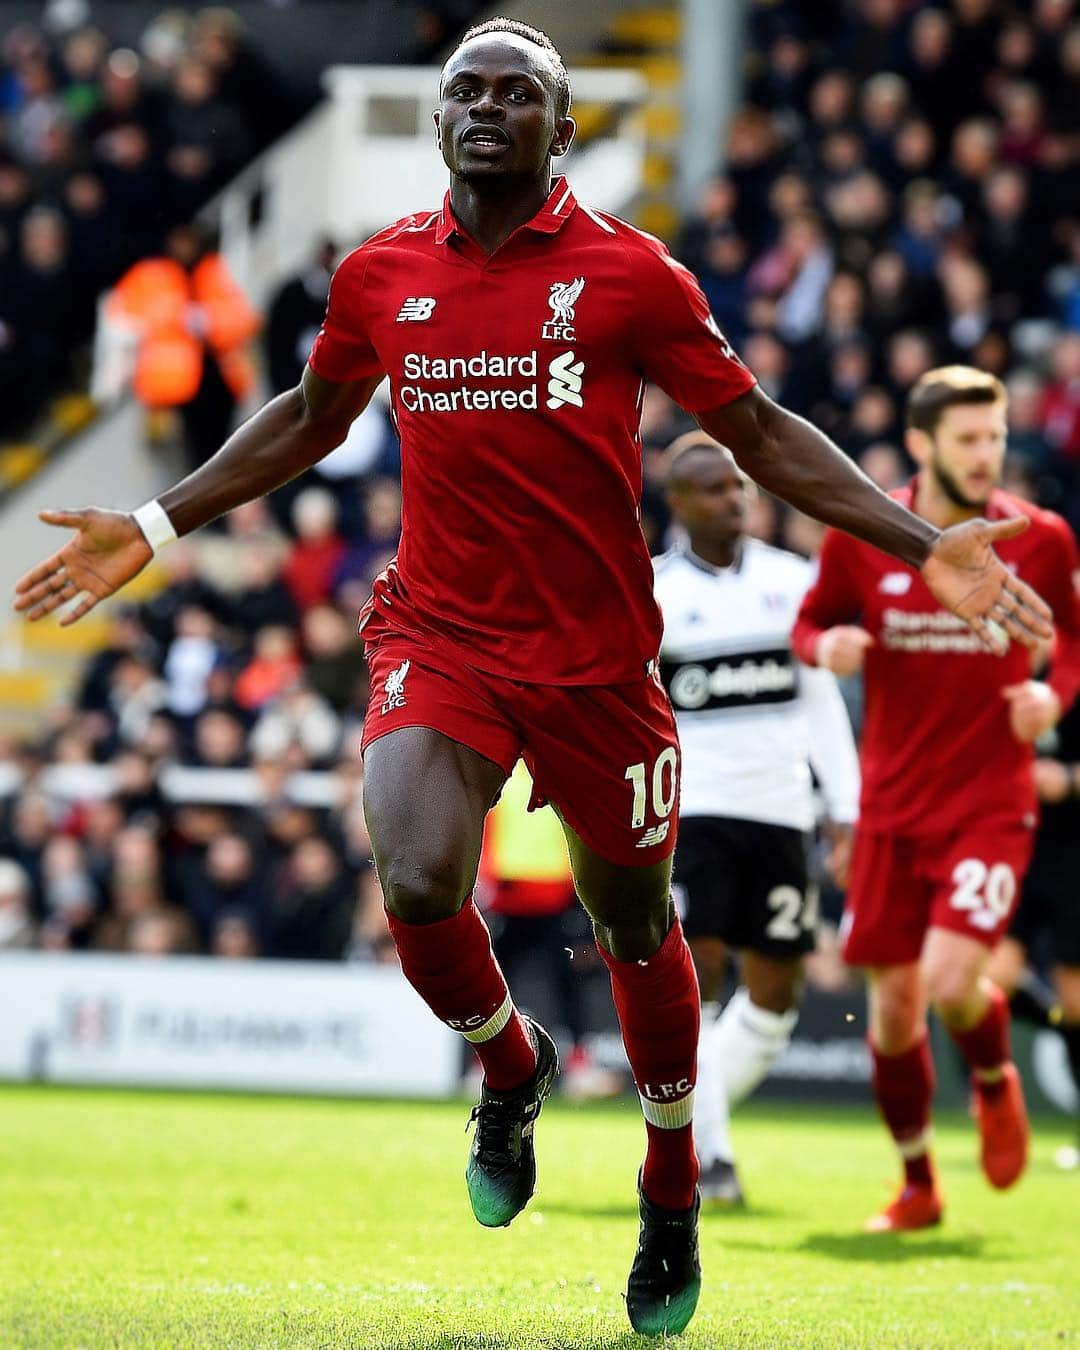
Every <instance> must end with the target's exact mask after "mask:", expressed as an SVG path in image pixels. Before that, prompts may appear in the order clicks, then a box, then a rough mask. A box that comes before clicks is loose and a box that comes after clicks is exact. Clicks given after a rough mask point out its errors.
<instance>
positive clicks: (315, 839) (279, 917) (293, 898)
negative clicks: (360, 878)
mask: <svg viewBox="0 0 1080 1350" xmlns="http://www.w3.org/2000/svg"><path fill="white" fill-rule="evenodd" d="M354 906H355V894H354V888H353V885H352V883H351V880H350V878H349V876H348V874H347V873H346V871H345V869H344V868H343V866H342V864H341V862H340V860H339V858H338V856H337V854H336V852H335V850H334V849H333V848H331V846H330V844H329V843H328V841H327V840H326V839H324V838H322V837H321V836H319V835H313V836H312V837H310V838H308V839H303V840H301V841H300V843H298V844H297V845H296V847H295V849H293V851H292V853H291V855H290V857H289V859H288V861H287V863H286V865H285V867H284V868H283V870H282V872H281V875H280V876H279V878H278V882H277V885H276V886H275V887H274V889H273V892H272V896H271V900H270V905H269V909H268V911H267V914H266V933H267V940H266V953H267V955H268V956H277V957H288V958H292V959H303V960H309V961H337V960H340V959H341V958H342V956H343V955H344V953H345V949H346V945H347V943H348V941H349V935H350V932H351V930H352V916H353V908H354Z"/></svg>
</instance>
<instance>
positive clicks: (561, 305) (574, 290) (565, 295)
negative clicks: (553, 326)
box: [548, 277, 585, 324]
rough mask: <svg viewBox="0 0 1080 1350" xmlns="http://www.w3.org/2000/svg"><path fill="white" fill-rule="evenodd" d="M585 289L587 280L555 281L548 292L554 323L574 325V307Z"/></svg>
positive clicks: (581, 278)
mask: <svg viewBox="0 0 1080 1350" xmlns="http://www.w3.org/2000/svg"><path fill="white" fill-rule="evenodd" d="M584 289H585V278H584V277H575V278H574V280H573V281H553V282H552V283H551V290H550V291H549V292H548V304H549V305H550V306H551V317H552V321H553V322H554V323H563V324H565V323H573V322H574V306H575V305H576V304H577V301H578V296H579V295H580V294H581V292H582V291H583V290H584Z"/></svg>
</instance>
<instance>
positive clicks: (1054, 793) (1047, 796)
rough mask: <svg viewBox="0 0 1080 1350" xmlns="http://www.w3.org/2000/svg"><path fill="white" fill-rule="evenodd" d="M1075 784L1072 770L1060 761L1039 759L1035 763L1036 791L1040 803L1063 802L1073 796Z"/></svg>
mask: <svg viewBox="0 0 1080 1350" xmlns="http://www.w3.org/2000/svg"><path fill="white" fill-rule="evenodd" d="M1073 789H1074V783H1073V773H1072V768H1071V767H1070V766H1069V765H1068V764H1063V763H1062V762H1061V760H1060V759H1037V760H1036V761H1035V791H1036V792H1037V793H1038V794H1039V801H1041V802H1048V803H1057V802H1063V801H1064V800H1065V798H1066V797H1071V796H1072V794H1073Z"/></svg>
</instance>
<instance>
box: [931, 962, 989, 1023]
mask: <svg viewBox="0 0 1080 1350" xmlns="http://www.w3.org/2000/svg"><path fill="white" fill-rule="evenodd" d="M924 978H925V980H926V993H927V996H928V998H929V1000H930V1002H931V1004H933V1006H934V1008H935V1009H936V1010H937V1012H938V1014H939V1016H941V1017H942V1018H944V1019H945V1021H946V1022H952V1021H956V1020H957V1019H959V1020H963V1019H964V1017H965V1015H966V1012H967V1009H968V1008H969V1006H970V1004H971V1002H972V1000H973V998H975V995H976V990H977V988H978V983H979V972H978V971H977V970H972V969H970V968H969V967H968V966H967V965H966V964H965V963H963V962H955V963H952V964H950V963H948V962H938V963H934V964H932V965H930V966H928V967H927V968H926V969H925V971H924Z"/></svg>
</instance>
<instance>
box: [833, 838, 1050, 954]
mask: <svg viewBox="0 0 1080 1350" xmlns="http://www.w3.org/2000/svg"><path fill="white" fill-rule="evenodd" d="M1033 843H1034V830H1033V829H1031V828H1029V827H1027V826H1025V825H1023V824H1022V823H1021V822H1020V821H1019V820H1017V819H1015V818H1013V817H1010V818H1008V819H1005V820H1000V819H999V820H993V821H979V822H978V823H977V824H975V825H972V826H970V827H969V828H967V829H964V830H959V831H956V832H954V833H952V834H947V835H937V836H934V835H929V836H926V835H923V836H919V837H913V836H907V837H905V836H903V835H900V836H897V835H893V834H885V833H881V834H878V833H875V832H874V831H872V830H862V829H857V830H856V832H855V848H854V852H853V854H852V859H851V881H850V884H849V887H848V893H847V905H846V907H845V910H844V919H843V923H842V924H841V929H840V932H841V936H842V938H843V944H844V960H845V961H847V962H848V964H849V965H853V966H893V965H903V964H905V963H906V962H908V961H917V960H918V959H919V956H920V954H921V953H922V945H923V939H924V938H925V936H926V930H927V929H928V928H947V929H948V930H949V931H950V932H953V933H963V934H964V935H965V936H967V937H971V938H975V939H976V941H978V942H982V943H985V944H986V946H987V947H993V946H994V945H995V944H996V943H997V941H998V939H999V938H1000V937H1001V936H1002V935H1003V934H1004V933H1005V931H1006V929H1007V928H1008V926H1009V920H1010V918H1011V917H1012V914H1013V911H1014V910H1015V908H1016V904H1017V900H1018V899H1019V895H1020V882H1021V881H1022V880H1023V876H1024V873H1025V871H1026V870H1027V866H1028V863H1029V862H1030V861H1031V850H1032V845H1033Z"/></svg>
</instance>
